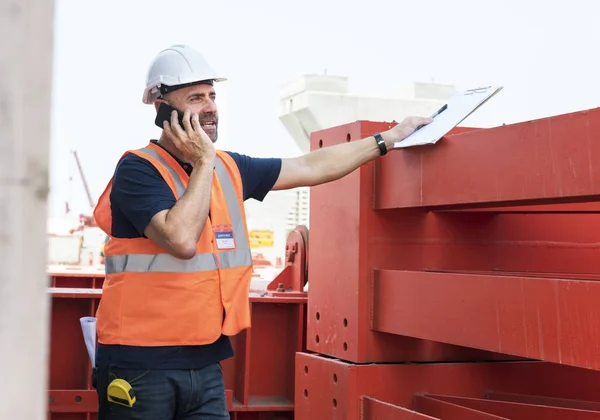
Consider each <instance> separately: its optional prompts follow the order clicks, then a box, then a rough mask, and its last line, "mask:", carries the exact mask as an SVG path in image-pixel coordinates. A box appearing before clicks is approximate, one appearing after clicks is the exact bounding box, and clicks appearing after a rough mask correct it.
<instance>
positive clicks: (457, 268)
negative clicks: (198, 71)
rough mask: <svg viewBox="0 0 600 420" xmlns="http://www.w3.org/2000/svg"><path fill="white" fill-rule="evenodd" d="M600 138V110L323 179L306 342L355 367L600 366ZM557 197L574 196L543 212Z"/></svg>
mask: <svg viewBox="0 0 600 420" xmlns="http://www.w3.org/2000/svg"><path fill="white" fill-rule="evenodd" d="M387 127H389V124H387V123H374V122H365V121H358V122H355V123H352V124H347V125H344V126H339V127H334V128H331V129H328V130H323V131H321V132H317V133H313V136H312V147H313V149H315V148H318V147H319V145H320V144H323V145H332V144H336V143H342V142H344V141H346V138H347V134H350V137H351V138H356V139H358V138H364V137H366V136H368V135H369V134H371V133H373V132H376V131H381V130H384V129H386V128H387ZM593 136H599V137H600V109H599V110H591V111H586V112H581V113H576V114H570V115H564V116H558V117H553V118H549V119H544V120H539V121H532V122H527V123H522V124H516V125H510V126H503V127H498V128H493V129H486V130H473V131H470V132H466V133H460V134H456V135H451V136H448V137H447V138H445V139H443V140H442V141H441V142H440V143H438V144H437V145H436V146H434V147H421V148H414V149H405V150H400V151H394V152H392V153H390V155H389V156H386V157H385V158H383V159H380V160H376V161H374V162H371V163H369V164H366V165H364V166H363V167H362V168H360V169H359V170H357V171H355V172H354V173H352V174H350V175H349V176H347V177H345V178H343V179H341V180H339V181H336V182H333V183H330V184H325V185H321V186H318V187H314V188H313V189H312V190H311V250H312V252H313V256H312V259H311V264H310V266H309V275H310V278H311V279H312V282H311V283H312V284H311V294H310V295H311V296H310V300H309V304H308V324H307V326H308V331H307V347H308V349H309V350H311V351H314V352H318V353H321V354H327V355H331V356H334V357H339V358H341V359H343V360H348V361H353V362H401V361H406V360H409V361H443V360H455V361H457V360H463V361H470V360H492V359H496V360H497V359H502V358H505V359H507V358H511V357H512V356H516V357H528V358H529V357H532V358H539V359H543V360H552V361H558V362H561V363H569V364H573V365H577V366H584V367H597V366H598V365H599V364H600V351H599V350H600V334H597V333H596V330H597V329H598V328H597V327H598V326H600V325H599V324H598V322H599V321H597V319H600V309H598V308H597V306H594V304H593V302H594V301H595V300H596V299H595V295H594V293H598V292H597V291H596V290H597V287H596V283H593V282H591V281H592V280H597V279H598V278H599V276H598V274H599V273H600V270H599V268H600V265H599V264H598V261H599V259H598V258H599V255H600V241H598V238H600V223H598V216H597V215H596V214H593V213H591V211H593V210H594V209H595V208H600V205H598V203H595V202H590V201H591V200H594V199H596V198H597V197H598V196H599V195H598V193H599V192H600V179H597V178H598V177H600V154H598V156H596V148H600V145H599V146H596V145H595V143H594V144H592V142H591V140H590V139H591V138H592V137H593ZM598 151H600V149H599V150H598ZM596 189H598V191H596ZM577 200H579V201H580V202H581V203H570V202H572V201H573V202H574V201H577ZM548 203H559V204H556V205H557V206H560V207H552V206H545V207H546V208H548V209H549V211H551V212H552V213H544V212H542V207H543V206H541V205H540V204H548ZM500 205H510V206H511V207H510V208H509V209H508V210H507V212H506V213H504V211H503V210H499V209H498V206H500ZM518 205H528V206H531V205H536V207H535V208H532V207H529V210H531V211H532V213H526V212H525V213H516V212H515V211H516V210H515V208H516V207H515V206H518ZM481 206H484V207H485V206H488V207H494V209H495V211H490V210H489V209H487V210H486V211H478V209H479V207H481ZM457 207H459V208H461V209H462V211H445V210H446V209H448V208H450V209H454V208H457ZM432 209H434V210H436V211H431V210H432ZM522 210H527V208H523V209H522ZM571 210H573V212H571ZM582 210H584V211H585V213H581V211H582ZM556 212H560V213H556ZM474 272H478V273H479V274H480V275H479V276H472V275H468V273H474ZM510 272H512V273H525V274H523V275H519V274H517V275H516V276H515V277H510V276H509V275H508V274H507V273H510ZM450 273H457V274H455V275H453V274H450ZM461 273H464V274H461ZM528 273H535V274H528ZM546 273H548V275H546ZM561 274H562V275H564V277H561ZM525 277H535V278H529V279H528V278H525ZM549 277H554V279H550V278H549ZM422 280H423V281H422ZM582 280H589V281H588V282H585V281H582ZM332 290H335V293H332V292H331V291H332ZM511 297H512V300H511ZM446 298H448V299H446ZM415 299H418V300H415ZM463 299H464V300H465V302H467V303H464V302H463V301H462V300H463ZM490 305H493V306H490ZM497 305H501V307H499V308H498V309H496V308H495V306H497ZM399 316H401V317H402V318H398V317H399ZM447 319H453V320H454V321H455V323H454V324H452V325H451V326H446V324H444V320H447ZM384 332H385V333H386V334H383V333H384ZM442 343H444V344H442ZM582 343H587V344H588V345H589V347H587V348H584V346H583V345H582ZM451 345H452V346H451ZM465 347H467V348H468V349H467V348H465ZM478 350H482V351H478ZM498 353H502V354H503V355H502V356H501V355H499V354H498Z"/></svg>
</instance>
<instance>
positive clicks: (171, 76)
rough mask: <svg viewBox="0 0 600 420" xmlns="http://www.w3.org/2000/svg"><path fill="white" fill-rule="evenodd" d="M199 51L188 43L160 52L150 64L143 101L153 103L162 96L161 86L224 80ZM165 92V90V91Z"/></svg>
mask: <svg viewBox="0 0 600 420" xmlns="http://www.w3.org/2000/svg"><path fill="white" fill-rule="evenodd" d="M225 80H227V79H226V78H224V77H218V76H217V74H216V73H215V71H214V70H213V69H212V68H211V67H210V66H209V65H208V62H207V61H206V59H205V58H204V57H203V56H202V54H200V53H199V52H198V51H196V50H194V49H192V48H190V47H188V46H187V45H173V46H171V47H169V48H167V49H165V50H163V51H161V52H160V53H158V55H157V56H156V58H155V59H154V62H152V64H151V65H150V69H149V70H148V75H147V77H146V89H145V90H144V96H143V98H142V101H143V102H144V103H145V104H152V103H154V101H155V100H156V98H158V97H159V96H161V88H162V89H163V90H164V89H165V87H166V86H178V85H187V84H193V83H195V82H203V81H206V82H211V83H212V82H222V81H225ZM163 93H164V92H163Z"/></svg>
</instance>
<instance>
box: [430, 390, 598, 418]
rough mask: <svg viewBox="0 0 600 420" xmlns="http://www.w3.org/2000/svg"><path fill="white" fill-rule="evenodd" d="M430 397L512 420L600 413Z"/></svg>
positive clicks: (595, 414) (436, 396)
mask: <svg viewBox="0 0 600 420" xmlns="http://www.w3.org/2000/svg"><path fill="white" fill-rule="evenodd" d="M429 397H431V398H433V399H436V400H440V401H445V402H448V403H451V404H457V405H461V406H463V407H468V408H471V409H474V410H479V411H483V412H487V413H492V414H496V415H499V416H503V417H505V418H507V419H511V420H531V419H544V420H565V419H573V420H575V419H576V420H598V419H600V412H597V411H587V410H579V409H573V408H563V407H549V406H543V405H531V404H522V403H514V402H506V401H491V400H484V399H480V398H466V397H454V396H448V395H429Z"/></svg>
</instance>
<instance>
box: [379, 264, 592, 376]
mask: <svg viewBox="0 0 600 420" xmlns="http://www.w3.org/2000/svg"><path fill="white" fill-rule="evenodd" d="M598 302H600V282H595V281H578V280H556V279H544V278H527V277H508V276H503V277H499V276H490V275H487V276H485V275H472V274H448V273H431V272H411V271H393V270H375V273H374V280H373V300H372V313H373V316H372V328H373V329H374V330H376V331H380V332H386V333H390V334H397V335H405V336H410V337H418V338H422V339H427V340H435V341H440V342H443V343H449V344H456V345H463V346H467V347H473V348H477V349H483V350H488V351H494V352H499V353H504V354H511V355H516V356H520V357H526V358H532V359H540V360H545V361H551V362H557V363H563V364H567V365H572V366H579V367H585V368H589V369H596V370H600V353H598V348H600V335H599V334H598V333H597V329H598V326H599V325H600V324H599V320H600V306H599V305H598ZM581 343H585V345H583V344H581Z"/></svg>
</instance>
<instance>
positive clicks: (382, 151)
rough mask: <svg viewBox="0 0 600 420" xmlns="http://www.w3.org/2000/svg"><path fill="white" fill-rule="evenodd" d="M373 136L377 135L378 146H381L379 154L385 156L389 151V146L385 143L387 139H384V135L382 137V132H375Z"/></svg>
mask: <svg viewBox="0 0 600 420" xmlns="http://www.w3.org/2000/svg"><path fill="white" fill-rule="evenodd" d="M373 137H375V141H376V142H377V147H379V154H380V155H381V156H385V155H386V154H387V152H388V150H387V146H386V145H385V141H384V140H383V137H381V133H375V134H373Z"/></svg>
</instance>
